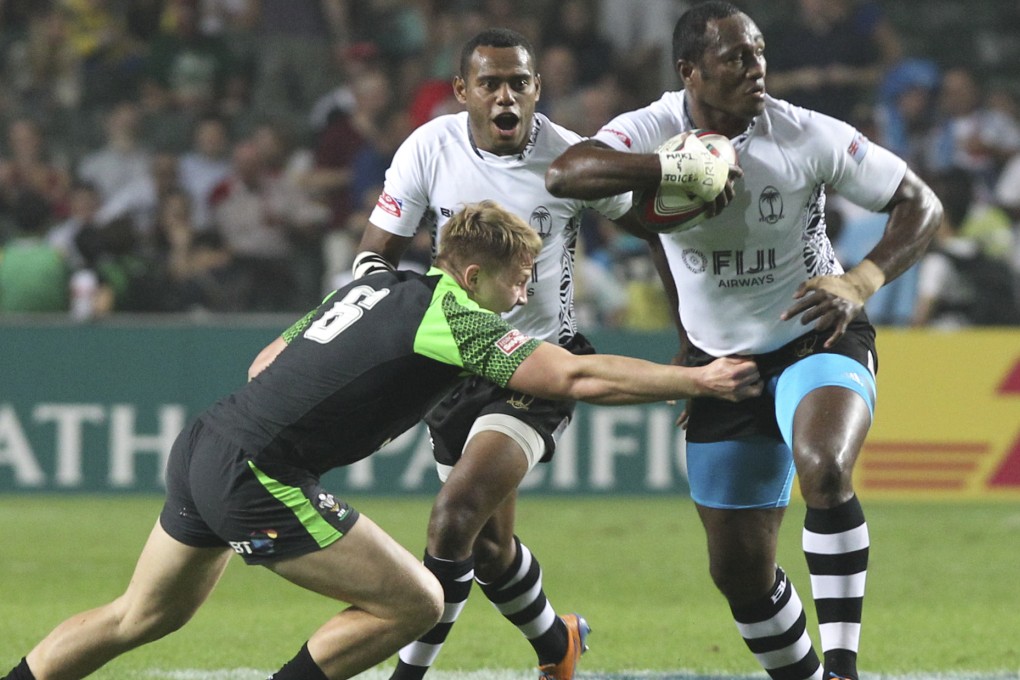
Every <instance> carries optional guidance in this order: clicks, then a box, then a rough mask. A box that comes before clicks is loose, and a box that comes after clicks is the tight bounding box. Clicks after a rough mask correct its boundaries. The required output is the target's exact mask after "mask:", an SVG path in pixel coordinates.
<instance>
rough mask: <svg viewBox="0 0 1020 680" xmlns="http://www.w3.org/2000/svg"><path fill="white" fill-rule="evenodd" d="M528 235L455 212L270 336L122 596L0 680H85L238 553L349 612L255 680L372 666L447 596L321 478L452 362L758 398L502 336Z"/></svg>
mask: <svg viewBox="0 0 1020 680" xmlns="http://www.w3.org/2000/svg"><path fill="white" fill-rule="evenodd" d="M541 247H542V242H541V239H540V238H539V237H538V235H537V234H536V233H535V231H534V230H533V229H532V228H531V227H530V226H529V225H528V224H526V223H525V222H523V221H522V220H520V219H518V218H515V217H514V216H512V215H510V214H509V213H507V212H505V211H503V210H501V209H499V208H497V207H495V206H494V205H493V204H488V205H480V206H477V207H469V208H467V209H465V210H464V211H462V212H460V213H459V214H458V216H457V217H455V218H454V219H453V220H451V221H450V223H449V224H448V225H447V232H446V238H444V239H443V245H442V246H441V250H440V254H439V257H438V258H437V261H436V268H434V269H432V270H430V272H429V273H428V274H427V275H421V274H413V273H406V272H403V273H394V272H384V273H379V274H376V275H374V276H372V277H369V278H368V279H367V280H362V281H358V282H355V283H352V284H351V285H349V286H347V287H345V288H342V289H340V290H339V291H337V294H336V295H335V296H334V298H332V299H329V300H326V301H325V302H323V303H322V305H321V306H320V307H319V308H318V309H316V310H314V311H313V312H312V313H309V314H308V315H306V316H304V317H303V318H302V319H301V320H300V321H298V322H297V323H295V324H294V325H293V326H292V327H291V328H290V329H288V330H287V331H286V332H285V333H284V334H283V336H281V337H280V338H278V339H277V340H276V341H274V342H272V343H270V344H269V345H268V346H267V347H266V348H265V349H264V350H263V351H262V352H260V353H259V355H258V356H257V357H256V358H255V361H254V362H253V363H252V365H251V367H250V369H249V377H250V379H249V382H248V383H247V384H246V385H245V386H243V387H241V388H239V389H238V390H236V391H235V392H233V393H232V394H231V395H229V396H228V397H225V398H223V399H221V400H220V401H218V402H217V403H216V404H214V405H213V406H211V407H210V408H208V409H206V410H205V411H204V412H203V413H201V414H200V415H199V416H198V417H197V418H196V419H195V420H194V421H193V422H192V423H190V424H189V426H188V427H187V428H186V429H185V430H184V431H183V432H181V434H180V435H179V436H178V437H177V440H176V441H175V443H174V445H173V447H172V449H171V452H170V457H169V460H168V463H167V475H166V477H167V493H166V501H165V503H164V506H163V509H162V511H161V513H160V516H159V519H158V521H157V522H156V525H155V526H154V527H153V529H152V531H151V533H150V534H149V539H148V541H147V542H146V544H145V547H144V548H143V549H142V553H141V555H140V557H139V558H138V561H137V563H136V567H135V571H134V574H133V576H132V578H131V581H130V583H129V584H128V586H127V588H126V590H125V592H124V594H123V595H121V596H120V597H118V598H117V599H115V600H113V601H112V602H110V603H109V604H105V605H103V606H101V607H98V608H95V609H92V610H90V611H87V612H82V613H80V614H76V615H75V616H73V617H71V618H69V619H67V620H66V621H65V622H64V623H61V624H59V625H58V626H57V627H56V628H55V629H53V631H52V632H51V633H50V634H49V635H47V636H46V637H45V638H44V639H43V640H42V641H41V642H39V643H38V644H37V645H36V646H35V647H34V648H33V649H32V650H31V651H30V652H28V654H27V655H26V656H25V657H22V659H21V661H20V662H19V664H18V665H17V666H16V667H15V668H13V669H12V670H11V671H10V672H9V673H8V674H7V675H5V676H4V680H36V679H37V678H39V679H45V678H57V677H62V678H72V677H74V678H81V677H84V676H86V675H89V674H91V673H92V672H94V671H96V670H98V669H99V668H101V667H102V666H104V665H105V664H106V663H108V662H109V661H111V660H113V659H114V658H116V657H117V656H119V655H121V654H124V653H126V652H128V651H130V650H132V649H135V648H136V647H138V646H140V645H142V644H144V643H146V642H149V641H152V640H156V639H158V638H160V637H163V636H165V635H168V634H170V633H172V632H174V631H176V630H178V629H179V628H181V627H182V626H184V624H185V623H186V622H187V621H188V620H189V619H190V618H191V617H192V616H193V615H194V614H195V612H196V611H197V610H198V609H199V607H201V605H202V604H203V602H205V600H206V599H207V598H208V597H209V595H210V594H211V593H212V591H213V589H214V588H215V586H216V584H217V582H218V581H219V580H220V577H221V576H222V575H223V573H224V571H225V569H226V567H227V563H228V561H229V559H230V556H231V555H233V554H235V553H236V554H239V555H240V556H241V557H242V558H243V559H244V561H245V562H246V563H247V564H249V565H261V566H265V567H266V568H267V569H269V570H270V571H273V572H274V573H276V574H278V575H280V576H282V577H283V578H285V579H286V580H288V581H290V582H292V583H295V584H297V585H299V586H301V587H303V588H306V589H308V590H310V591H312V592H315V593H318V594H321V595H324V596H326V597H329V598H331V599H335V600H342V601H344V602H347V603H349V604H350V605H351V606H350V607H348V608H347V609H345V610H343V611H342V612H340V613H339V614H336V615H334V616H333V617H332V618H330V619H329V620H328V621H327V622H326V623H325V624H324V625H323V626H322V627H320V628H319V629H318V630H317V631H315V632H314V633H313V634H312V635H311V636H310V638H309V639H308V641H307V642H306V643H305V644H303V645H302V646H301V649H300V650H299V651H298V653H297V654H296V655H295V657H294V658H293V659H292V660H291V661H289V662H287V663H286V664H285V665H284V666H283V667H282V668H281V669H280V670H278V671H277V672H276V673H274V674H273V675H271V676H270V680H343V679H345V678H350V677H352V676H355V675H357V674H358V673H360V672H361V671H364V670H366V669H368V668H371V667H372V666H373V665H375V664H377V663H380V662H382V661H383V660H385V659H386V658H387V657H388V656H390V655H391V654H393V653H394V652H396V651H397V650H398V649H399V648H400V646H401V645H403V644H405V643H407V642H409V641H411V640H413V639H414V638H415V637H416V636H418V635H420V634H422V633H423V632H425V631H426V630H427V629H428V628H429V627H430V626H432V625H434V624H435V623H437V622H438V621H439V620H440V616H441V615H442V613H443V592H442V589H441V588H440V586H439V584H438V583H437V582H436V579H435V578H434V577H433V576H432V575H431V574H430V573H429V571H428V570H427V569H426V568H424V567H423V566H422V564H421V562H419V561H418V560H417V559H416V558H414V557H413V556H412V555H411V554H410V553H409V552H407V550H405V549H404V548H403V547H402V546H401V545H400V544H399V543H397V542H396V541H395V540H393V539H392V538H390V536H389V535H388V534H386V533H385V532H384V531H383V530H382V529H380V528H379V527H378V526H377V525H376V524H375V523H373V522H372V521H371V520H370V519H369V518H368V517H367V516H364V515H361V514H360V513H359V512H358V511H357V510H356V509H355V508H353V507H352V506H350V505H349V504H348V503H347V502H345V501H343V500H342V499H341V498H339V497H338V496H336V495H334V494H332V493H330V492H328V491H327V490H326V489H325V488H324V487H323V486H322V485H321V482H320V477H321V475H322V474H323V473H325V472H327V471H329V470H331V469H334V468H339V467H344V466H347V465H350V464H352V463H354V462H356V461H358V460H361V459H363V458H366V457H368V456H370V455H372V453H373V452H374V451H376V450H377V449H378V448H380V447H381V446H382V444H383V443H384V442H385V441H387V440H389V439H391V438H393V437H396V436H398V435H399V434H401V433H402V432H404V431H405V430H407V429H409V428H410V427H411V426H412V425H414V424H415V423H417V422H418V421H419V420H420V419H421V416H422V414H423V413H424V412H425V410H426V409H427V408H428V407H429V405H431V404H432V403H434V402H435V401H436V400H437V399H439V398H440V397H441V396H442V395H443V394H444V393H445V392H446V391H447V390H449V389H451V388H452V387H453V386H454V385H455V384H456V382H457V381H458V380H460V378H461V376H462V375H463V373H465V372H468V373H474V374H478V375H482V376H485V377H486V378H488V379H491V380H493V381H495V382H497V383H499V384H501V385H506V386H507V387H508V388H509V389H513V390H520V391H521V392H522V393H526V394H538V395H542V396H543V397H545V398H550V399H569V400H574V399H583V400H585V401H589V402H593V403H604V404H627V403H642V402H651V401H657V400H661V399H673V398H684V397H686V396H690V395H691V394H695V393H698V394H713V395H717V396H720V397H723V398H729V399H738V398H743V397H747V396H750V395H754V394H757V393H760V391H761V383H760V381H759V380H758V374H757V369H756V368H755V367H754V364H753V362H750V361H746V360H739V359H723V360H721V361H719V362H717V363H716V364H715V365H713V366H709V367H705V368H700V369H689V368H681V367H677V366H661V365H657V364H651V363H648V362H646V361H641V360H638V359H630V358H626V357H616V356H594V357H592V356H575V355H572V354H570V353H569V352H567V351H565V350H563V349H562V348H560V347H557V346H555V345H554V344H551V343H545V342H541V341H540V340H538V339H536V338H529V337H528V336H525V335H523V334H522V333H520V332H519V331H516V330H514V329H512V328H511V327H510V326H509V325H508V324H507V322H505V321H503V320H502V319H501V318H500V316H499V313H501V312H506V311H508V310H510V309H511V308H513V307H514V306H516V305H518V304H523V303H524V302H526V301H527V299H528V293H527V286H528V280H529V278H530V276H531V267H532V263H533V262H534V259H535V257H536V256H537V254H538V251H539V250H540V249H541ZM437 299H442V301H443V304H442V305H437V304H436V303H435V302H434V301H435V300H437ZM345 310H346V311H352V310H353V311H356V312H357V313H356V314H345V313H344V311H345ZM493 312H495V313H493ZM506 338H516V339H517V340H516V341H515V342H514V343H513V344H512V346H511V345H509V344H508V343H506V342H505V340H506ZM401 367H403V368H401ZM365 376H369V379H364V377H365ZM267 527H272V528H271V529H267Z"/></svg>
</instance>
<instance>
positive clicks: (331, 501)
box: [316, 493, 351, 519]
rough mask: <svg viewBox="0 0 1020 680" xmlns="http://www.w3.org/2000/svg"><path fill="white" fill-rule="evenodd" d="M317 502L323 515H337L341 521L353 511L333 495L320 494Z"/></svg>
mask: <svg viewBox="0 0 1020 680" xmlns="http://www.w3.org/2000/svg"><path fill="white" fill-rule="evenodd" d="M316 500H317V501H318V503H317V504H318V506H319V510H321V511H322V512H323V513H327V512H332V513H335V514H336V516H337V518H339V519H343V518H344V517H346V516H347V514H348V513H349V512H350V511H351V509H350V508H349V507H347V505H346V504H344V503H341V502H340V501H338V500H337V499H336V497H335V496H334V495H333V494H331V493H320V494H319V496H318V498H317V499H316Z"/></svg>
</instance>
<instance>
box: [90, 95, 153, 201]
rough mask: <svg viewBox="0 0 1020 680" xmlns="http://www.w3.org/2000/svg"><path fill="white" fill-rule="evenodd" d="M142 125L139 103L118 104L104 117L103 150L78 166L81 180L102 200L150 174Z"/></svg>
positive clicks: (95, 151)
mask: <svg viewBox="0 0 1020 680" xmlns="http://www.w3.org/2000/svg"><path fill="white" fill-rule="evenodd" d="M140 123H141V111H140V109H139V106H138V104H137V103H136V102H132V101H122V102H120V103H118V104H116V105H115V106H114V107H113V108H112V109H110V111H109V112H107V114H106V115H105V116H104V120H103V130H104V133H105V143H104V144H103V146H102V148H99V149H96V150H94V151H90V152H88V153H86V154H85V155H84V156H83V157H82V159H81V161H80V162H79V163H78V168H77V171H76V175H77V177H78V179H80V180H82V181H84V182H88V183H89V184H91V185H92V186H93V187H95V189H96V190H97V191H98V192H99V196H100V198H101V199H102V200H107V199H109V198H110V197H111V196H113V194H115V193H116V192H117V191H118V190H119V189H121V188H122V187H124V186H125V185H127V184H129V183H131V181H133V180H134V179H135V178H136V177H139V176H141V175H144V174H145V173H146V172H148V168H149V162H150V156H151V153H150V151H149V149H148V148H147V146H146V143H145V141H144V140H142V139H140V137H139V134H140V127H139V125H140Z"/></svg>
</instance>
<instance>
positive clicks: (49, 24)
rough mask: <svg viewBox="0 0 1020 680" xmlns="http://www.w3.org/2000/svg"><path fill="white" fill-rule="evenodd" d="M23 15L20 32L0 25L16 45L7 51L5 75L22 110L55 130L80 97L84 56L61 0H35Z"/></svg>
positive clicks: (69, 116) (68, 119) (65, 121)
mask: <svg viewBox="0 0 1020 680" xmlns="http://www.w3.org/2000/svg"><path fill="white" fill-rule="evenodd" d="M5 4H6V3H5ZM15 5H16V4H15ZM15 11H16V12H17V11H18V10H17V9H15ZM26 19H27V26H26V27H25V32H24V33H23V34H21V35H20V36H19V35H18V31H17V30H12V29H11V28H8V27H6V26H4V27H3V32H4V33H8V32H10V33H11V38H9V39H13V41H14V45H16V47H14V48H13V49H11V50H10V51H9V52H8V59H9V63H8V64H7V68H6V71H7V73H6V76H7V80H8V82H9V83H11V85H12V86H13V90H14V91H15V92H16V93H17V95H18V98H19V99H20V100H21V104H22V106H23V110H24V111H25V112H31V113H32V116H33V118H34V119H35V120H37V121H40V122H41V123H42V125H43V126H44V127H46V128H47V129H52V130H54V131H56V130H58V129H60V128H61V127H65V126H68V124H69V123H70V122H71V121H72V120H73V119H74V118H75V115H74V114H75V112H76V111H77V109H78V108H79V107H80V106H82V105H83V103H84V102H83V97H82V89H83V86H84V83H83V82H82V81H83V72H84V67H83V64H82V57H81V55H80V54H79V53H78V51H77V50H76V47H75V45H74V43H73V42H72V40H71V29H70V26H69V17H68V12H67V11H66V10H65V9H64V8H63V7H61V6H60V5H59V4H50V3H39V4H38V5H36V6H35V7H33V8H32V9H31V10H30V13H26ZM12 47H13V46H12ZM61 136H62V137H67V136H68V135H66V134H64V135H61Z"/></svg>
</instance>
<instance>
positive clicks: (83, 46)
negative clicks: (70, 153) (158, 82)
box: [59, 0, 144, 109]
mask: <svg viewBox="0 0 1020 680" xmlns="http://www.w3.org/2000/svg"><path fill="white" fill-rule="evenodd" d="M59 4H60V7H61V10H62V11H63V13H64V14H65V16H66V20H67V29H68V32H69V41H70V44H71V46H72V47H73V49H74V52H75V54H76V56H77V59H76V61H77V63H78V64H80V66H81V98H82V101H81V103H82V106H83V107H85V108H86V109H95V108H97V107H100V106H104V105H109V104H111V103H113V102H116V101H118V100H120V99H122V98H124V97H132V96H134V94H135V93H136V92H137V87H138V81H139V78H140V75H141V71H142V62H143V56H144V49H143V46H142V45H141V44H139V43H138V42H137V41H136V40H135V39H134V37H133V36H132V35H131V33H130V32H129V31H128V28H127V22H126V21H125V16H124V14H123V13H122V12H121V11H120V10H119V8H118V7H116V6H113V3H112V2H111V1H110V0H61V2H60V3H59Z"/></svg>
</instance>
